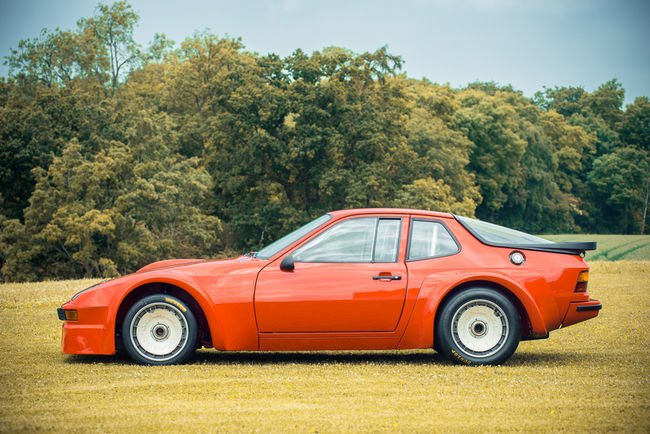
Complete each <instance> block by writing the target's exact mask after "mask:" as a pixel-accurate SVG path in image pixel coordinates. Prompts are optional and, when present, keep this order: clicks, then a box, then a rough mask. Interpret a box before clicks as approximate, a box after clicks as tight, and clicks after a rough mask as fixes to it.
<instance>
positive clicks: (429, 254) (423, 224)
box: [408, 220, 459, 261]
mask: <svg viewBox="0 0 650 434" xmlns="http://www.w3.org/2000/svg"><path fill="white" fill-rule="evenodd" d="M458 251H459V248H458V244H456V241H454V238H453V237H452V236H451V234H450V233H449V231H447V228H445V226H444V225H443V224H442V223H439V222H434V221H428V220H413V223H412V226H411V240H410V243H409V251H408V260H409V261H415V260H418V259H428V258H436V257H439V256H449V255H453V254H454V253H457V252H458Z"/></svg>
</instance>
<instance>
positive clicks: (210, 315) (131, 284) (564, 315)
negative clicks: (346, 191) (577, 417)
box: [58, 209, 601, 365]
mask: <svg viewBox="0 0 650 434" xmlns="http://www.w3.org/2000/svg"><path fill="white" fill-rule="evenodd" d="M595 248H596V244H595V243H553V242H550V241H547V240H545V239H542V238H538V237H535V236H532V235H528V234H526V233H523V232H518V231H515V230H512V229H508V228H504V227H502V226H497V225H494V224H491V223H486V222H483V221H479V220H474V219H470V218H466V217H459V216H456V215H453V214H448V213H441V212H431V211H420V210H413V209H356V210H344V211H334V212H330V213H328V214H325V215H323V216H321V217H319V218H317V219H316V220H313V221H312V222H310V223H308V224H306V225H305V226H303V227H301V228H299V229H297V230H296V231H294V232H292V233H290V234H288V235H286V236H285V237H283V238H281V239H279V240H277V241H275V242H274V243H272V244H270V245H268V246H266V247H264V248H263V249H262V250H260V251H259V252H254V253H250V254H247V255H244V256H241V257H239V258H235V259H228V260H218V261H209V260H197V259H177V260H168V261H161V262H156V263H153V264H150V265H148V266H146V267H144V268H142V269H140V270H138V271H137V272H136V273H134V274H130V275H127V276H123V277H120V278H118V279H114V280H110V281H106V282H102V283H100V284H97V285H94V286H92V287H90V288H87V289H84V290H83V291H81V292H79V293H78V294H76V295H75V296H74V297H72V299H71V300H70V301H68V302H67V303H65V304H64V305H63V306H62V307H61V308H60V309H59V310H58V314H59V318H60V319H61V320H63V321H64V322H63V343H62V345H63V352H64V353H68V354H115V353H116V351H117V350H122V349H123V350H124V351H126V352H127V353H128V354H129V355H130V356H131V357H132V358H133V359H134V360H135V361H137V362H139V363H143V364H152V365H163V364H172V363H181V362H184V361H186V360H188V358H189V357H191V355H192V354H193V353H194V351H195V350H196V349H197V348H200V347H202V346H203V347H214V348H216V349H219V350H225V351H240V350H247V351H249V350H257V351H285V350H352V349H354V350H394V349H411V348H435V349H436V350H437V351H439V352H441V353H442V354H444V355H445V356H447V357H448V358H450V359H452V360H454V361H456V362H460V363H465V364H475V365H484V364H497V363H501V362H504V361H505V360H507V359H508V358H509V357H510V356H511V355H512V354H513V352H514V351H515V350H516V348H517V346H518V344H519V341H520V340H526V339H540V338H547V337H548V335H549V332H550V331H551V330H555V329H558V328H560V327H566V326H569V325H572V324H575V323H577V322H580V321H584V320H587V319H590V318H593V317H595V316H597V315H598V311H599V310H600V309H601V304H600V302H598V301H597V300H591V299H590V298H589V294H587V281H588V279H589V267H588V266H587V264H586V263H585V261H584V260H583V258H582V256H581V255H582V254H583V253H584V251H586V250H593V249H595Z"/></svg>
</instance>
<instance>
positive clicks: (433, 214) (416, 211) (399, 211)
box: [328, 208, 454, 219]
mask: <svg viewBox="0 0 650 434" xmlns="http://www.w3.org/2000/svg"><path fill="white" fill-rule="evenodd" d="M328 214H331V215H332V217H337V218H338V217H347V216H351V215H363V214H402V215H403V214H417V215H423V216H430V217H437V218H448V219H450V218H454V216H453V215H452V214H451V213H448V212H440V211H427V210H422V209H410V208H356V209H340V210H336V211H331V212H329V213H328Z"/></svg>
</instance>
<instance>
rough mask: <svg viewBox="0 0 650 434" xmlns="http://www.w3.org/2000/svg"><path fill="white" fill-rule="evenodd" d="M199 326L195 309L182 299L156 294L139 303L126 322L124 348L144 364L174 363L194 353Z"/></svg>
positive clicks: (123, 339) (123, 335)
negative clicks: (193, 311)
mask: <svg viewBox="0 0 650 434" xmlns="http://www.w3.org/2000/svg"><path fill="white" fill-rule="evenodd" d="M197 334H198V326H197V323H196V318H195V316H194V314H193V313H192V310H191V309H190V308H189V307H188V306H187V305H186V304H185V303H183V302H182V301H181V300H179V299H178V298H175V297H172V296H170V295H166V294H155V295H150V296H148V297H145V298H143V299H142V300H140V301H138V302H137V303H135V304H134V305H133V306H131V308H130V309H129V311H128V312H127V314H126V317H125V318H124V323H123V324H122V342H123V344H124V349H125V350H126V352H127V353H128V354H129V356H130V357H131V358H132V359H133V360H135V361H136V362H138V363H140V364H143V365H174V364H179V363H183V362H186V361H187V360H188V359H189V358H190V357H191V356H192V354H193V353H194V350H195V349H196V343H197Z"/></svg>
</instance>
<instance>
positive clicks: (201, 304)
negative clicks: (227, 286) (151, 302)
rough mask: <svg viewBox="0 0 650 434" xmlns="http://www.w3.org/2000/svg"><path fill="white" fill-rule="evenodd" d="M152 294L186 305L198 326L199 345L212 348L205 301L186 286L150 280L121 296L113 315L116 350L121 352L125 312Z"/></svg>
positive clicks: (211, 334)
mask: <svg viewBox="0 0 650 434" xmlns="http://www.w3.org/2000/svg"><path fill="white" fill-rule="evenodd" d="M152 294H168V295H171V296H173V297H176V298H178V299H179V300H181V301H183V302H184V303H185V304H187V306H188V307H189V308H190V309H191V310H192V313H194V316H195V317H196V321H197V325H198V343H199V345H201V346H204V347H208V348H209V347H212V346H213V341H212V337H213V330H211V324H210V322H209V321H208V318H209V316H208V315H209V314H210V312H206V310H207V309H209V307H208V306H209V305H208V304H207V303H206V302H205V300H202V297H200V296H199V295H198V294H197V291H196V290H194V288H192V287H189V288H188V285H184V284H182V283H179V282H170V281H166V280H152V281H145V282H141V283H139V284H137V285H134V286H133V287H132V288H131V289H130V290H128V291H127V292H126V293H125V294H124V295H123V297H122V299H121V300H120V302H119V306H118V307H117V310H116V312H115V315H114V319H115V329H114V339H115V349H116V350H118V351H119V350H122V339H121V333H122V324H123V322H124V318H125V317H126V314H127V312H128V311H129V309H130V308H131V306H133V305H134V304H135V303H137V302H138V300H141V299H142V298H144V297H146V296H148V295H152Z"/></svg>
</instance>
